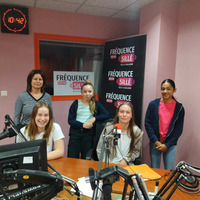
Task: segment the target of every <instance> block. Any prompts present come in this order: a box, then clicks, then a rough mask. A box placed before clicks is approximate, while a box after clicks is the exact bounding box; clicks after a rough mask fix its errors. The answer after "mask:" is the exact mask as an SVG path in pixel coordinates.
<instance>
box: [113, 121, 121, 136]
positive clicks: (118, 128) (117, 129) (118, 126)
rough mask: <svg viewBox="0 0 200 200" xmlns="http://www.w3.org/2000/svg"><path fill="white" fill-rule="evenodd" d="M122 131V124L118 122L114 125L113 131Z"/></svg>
mask: <svg viewBox="0 0 200 200" xmlns="http://www.w3.org/2000/svg"><path fill="white" fill-rule="evenodd" d="M121 132H122V125H121V124H119V123H117V124H115V125H114V130H113V133H114V134H116V133H118V134H120V133H121Z"/></svg>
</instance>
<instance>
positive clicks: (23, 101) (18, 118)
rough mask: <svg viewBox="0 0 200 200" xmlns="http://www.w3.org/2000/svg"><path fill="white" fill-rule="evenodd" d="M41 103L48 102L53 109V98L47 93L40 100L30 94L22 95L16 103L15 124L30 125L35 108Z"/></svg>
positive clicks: (24, 93)
mask: <svg viewBox="0 0 200 200" xmlns="http://www.w3.org/2000/svg"><path fill="white" fill-rule="evenodd" d="M39 101H45V102H47V103H48V104H49V105H50V106H51V108H52V101H51V96H50V95H49V94H48V93H46V92H45V93H44V94H43V95H42V97H41V98H40V99H35V98H34V97H33V96H32V95H31V94H30V93H29V92H23V93H21V94H20V95H19V96H18V97H17V100H16V102H15V112H14V123H15V124H19V123H21V124H24V125H26V124H28V123H29V121H30V116H31V113H32V110H33V107H34V106H35V104H36V103H38V102H39Z"/></svg>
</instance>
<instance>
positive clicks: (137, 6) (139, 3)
mask: <svg viewBox="0 0 200 200" xmlns="http://www.w3.org/2000/svg"><path fill="white" fill-rule="evenodd" d="M152 1H154V0H137V1H135V2H134V3H133V4H132V5H130V6H128V7H126V8H125V10H128V11H135V10H140V8H141V7H143V6H145V5H146V4H149V3H151V2H152Z"/></svg>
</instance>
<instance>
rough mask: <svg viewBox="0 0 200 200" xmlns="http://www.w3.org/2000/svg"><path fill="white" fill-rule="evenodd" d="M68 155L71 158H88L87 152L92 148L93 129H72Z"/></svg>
mask: <svg viewBox="0 0 200 200" xmlns="http://www.w3.org/2000/svg"><path fill="white" fill-rule="evenodd" d="M69 136H70V138H69V144H68V155H67V157H70V158H79V156H80V155H81V158H82V159H85V158H86V155H87V152H88V151H89V150H90V149H91V148H92V143H93V128H91V129H74V128H71V127H70V134H69Z"/></svg>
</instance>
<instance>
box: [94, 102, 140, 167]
mask: <svg viewBox="0 0 200 200" xmlns="http://www.w3.org/2000/svg"><path fill="white" fill-rule="evenodd" d="M117 123H118V124H120V125H121V127H122V130H121V134H120V138H119V139H118V142H117V143H118V144H117V145H116V144H115V141H114V137H109V138H108V140H109V156H108V160H107V161H108V162H110V163H116V164H124V165H129V164H133V162H134V160H135V159H136V158H137V157H139V156H140V152H141V147H142V136H143V131H141V130H140V128H139V127H138V126H137V125H135V123H134V114H133V107H132V105H131V104H129V103H122V104H121V105H120V106H119V107H118V108H117V112H116V116H115V119H114V121H113V122H111V123H107V124H106V126H105V128H104V130H103V131H102V134H101V136H100V139H99V142H98V145H97V149H96V150H97V156H98V158H100V154H101V147H102V143H103V140H104V135H107V134H109V133H111V134H112V130H113V128H114V127H115V124H117ZM113 134H114V133H113ZM103 161H104V162H105V154H104V158H103Z"/></svg>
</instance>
